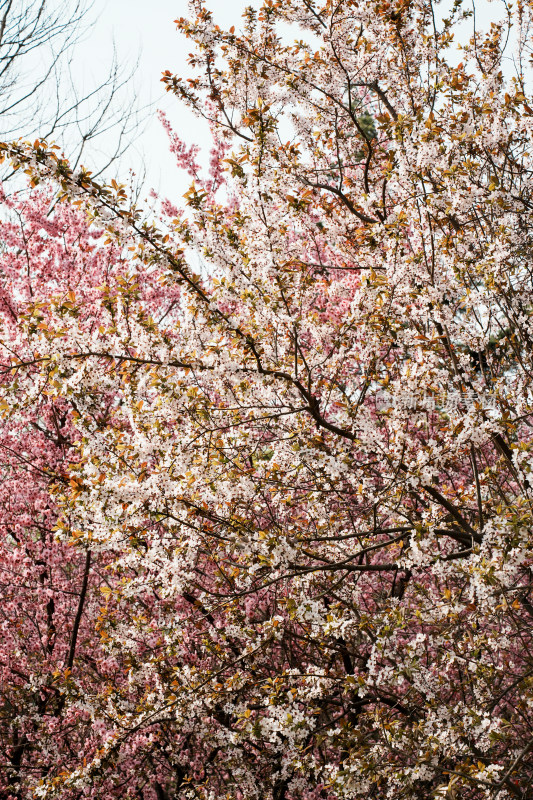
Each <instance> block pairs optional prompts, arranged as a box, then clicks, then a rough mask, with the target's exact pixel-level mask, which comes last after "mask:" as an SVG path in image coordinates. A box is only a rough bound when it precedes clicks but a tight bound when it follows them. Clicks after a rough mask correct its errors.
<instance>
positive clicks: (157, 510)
mask: <svg viewBox="0 0 533 800" xmlns="http://www.w3.org/2000/svg"><path fill="white" fill-rule="evenodd" d="M439 9H440V7H439V6H436V5H434V4H432V3H430V2H425V0H391V2H369V0H365V2H363V1H361V2H357V1H356V0H339V2H336V3H332V2H329V0H328V1H327V2H324V3H321V2H315V1H314V0H283V2H281V0H265V2H264V3H263V4H262V6H261V8H260V9H259V10H257V11H254V10H253V9H249V10H248V11H247V12H246V13H245V15H244V18H243V24H242V29H241V30H240V31H237V32H236V31H235V30H234V29H231V30H229V31H222V30H221V29H220V28H219V27H218V26H217V25H216V24H215V22H214V20H213V18H212V14H211V12H210V11H209V10H208V8H207V7H206V5H205V4H204V3H203V2H201V0H195V2H192V3H191V4H190V17H189V19H182V20H179V21H178V27H179V28H180V30H181V32H182V33H183V34H185V35H186V36H187V37H188V39H189V40H190V41H191V43H192V46H193V47H194V53H193V55H192V56H191V63H192V65H193V66H194V67H195V70H196V76H197V77H195V78H192V79H189V80H186V81H185V80H180V79H179V78H177V77H175V76H173V75H171V74H170V73H166V74H165V76H164V80H165V82H166V84H167V87H168V89H169V91H171V92H174V93H175V94H176V95H177V96H178V97H179V98H181V99H182V100H183V101H185V102H186V103H188V104H189V106H190V107H192V108H193V109H194V110H195V111H196V112H197V113H198V114H200V115H201V116H203V117H204V118H206V119H208V120H209V123H210V125H211V127H212V130H213V134H214V137H215V141H216V146H215V148H214V151H213V155H212V162H211V169H210V172H209V174H208V175H203V174H202V172H201V170H200V168H199V167H198V165H197V164H196V162H195V149H194V148H192V149H189V150H188V149H187V148H186V146H185V145H184V143H183V142H182V141H181V140H180V139H179V137H178V136H177V135H176V134H174V133H173V132H172V131H169V132H170V135H171V147H172V149H173V151H174V152H175V154H176V157H177V159H178V162H179V163H180V164H181V165H182V166H184V167H186V168H187V169H188V170H189V171H190V172H191V174H192V176H193V179H194V180H193V184H192V185H191V188H190V190H189V192H188V193H187V195H186V207H185V209H180V208H177V207H175V206H173V205H172V204H171V203H170V202H168V201H165V202H164V203H162V210H161V215H160V219H159V221H158V222H157V223H156V222H150V223H147V222H145V221H143V220H144V215H143V212H142V211H141V210H140V209H138V208H134V207H131V206H130V205H129V204H128V201H127V198H126V196H125V192H124V190H123V189H122V187H120V186H118V185H113V186H111V187H107V188H106V187H101V186H99V185H97V184H95V183H94V182H93V181H92V180H91V177H90V175H89V174H87V173H84V172H83V171H82V172H75V173H74V172H72V171H71V170H70V168H69V166H68V164H66V163H65V162H63V161H61V160H60V159H58V158H57V156H55V155H54V153H53V151H51V150H49V149H47V147H46V145H45V144H44V143H43V144H38V145H36V146H34V148H31V149H30V148H26V149H25V148H22V147H18V146H10V145H4V146H3V152H4V154H5V155H6V157H10V158H11V159H13V160H14V161H15V163H16V164H17V165H19V166H21V167H24V168H25V169H27V171H28V172H29V173H30V175H31V176H32V179H33V181H34V182H39V181H41V180H44V179H52V180H59V181H60V183H61V185H62V189H63V192H64V196H65V202H67V203H74V204H76V203H77V204H82V205H87V207H88V208H89V209H90V214H91V215H92V217H93V218H94V219H96V220H97V221H98V222H99V224H103V225H104V226H105V227H106V229H107V244H105V243H104V244H102V246H103V247H106V246H107V247H114V248H116V247H117V246H118V247H121V248H123V252H124V254H125V255H126V256H127V258H128V259H129V263H130V272H129V273H128V276H127V277H123V279H122V280H121V281H119V282H117V281H115V282H114V283H113V284H112V285H108V284H106V282H105V281H103V284H102V285H101V288H100V292H101V294H100V298H99V300H93V301H92V305H91V308H90V309H89V310H88V309H87V308H86V307H85V306H84V305H83V304H82V302H81V298H80V299H78V298H77V295H76V288H75V287H73V288H72V291H71V294H70V295H69V296H68V303H66V302H65V296H64V295H61V294H60V293H58V292H57V288H56V287H55V286H54V283H53V280H51V281H50V287H49V292H48V296H47V298H46V299H45V300H40V301H39V303H35V304H34V305H33V306H32V305H31V303H30V304H29V305H28V309H27V311H26V313H25V315H24V317H23V318H21V321H20V324H19V325H18V327H17V326H16V328H15V329H13V326H10V327H8V326H6V330H5V335H4V340H3V355H2V363H3V374H4V376H5V377H4V382H3V384H2V394H3V398H2V400H3V406H2V407H3V409H4V411H3V413H4V415H5V419H6V423H5V424H8V422H9V420H10V419H11V416H12V415H13V414H17V413H20V403H21V402H22V403H25V404H26V405H25V407H27V406H28V404H29V405H30V406H31V404H32V403H35V402H36V399H35V398H36V397H37V396H38V395H39V393H42V392H44V393H45V394H46V396H47V397H51V398H57V399H58V400H59V399H61V402H62V403H63V404H65V406H68V407H69V408H70V412H69V413H70V415H71V423H70V424H71V425H72V426H73V429H74V430H75V431H76V432H77V433H76V437H74V439H75V442H74V444H73V446H74V447H75V448H76V455H77V457H76V459H74V458H72V459H71V463H70V465H69V471H68V481H66V480H63V481H57V482H55V483H54V484H53V485H52V488H51V492H52V494H53V496H54V502H55V503H56V504H57V507H58V509H59V517H58V523H57V532H58V536H59V537H61V538H63V539H64V540H66V541H71V542H73V546H81V547H90V549H91V551H92V552H94V553H100V554H101V555H102V557H105V562H106V565H107V566H106V576H107V578H106V583H105V585H104V587H103V595H102V609H101V613H100V615H99V617H98V619H97V620H96V621H95V622H94V625H95V626H96V627H97V629H98V630H99V632H100V636H101V642H102V644H101V648H102V649H101V652H100V651H99V655H98V658H99V659H103V660H104V662H105V664H106V669H105V670H104V669H102V670H101V674H102V676H103V677H102V681H101V683H100V684H99V685H96V686H95V685H93V684H91V685H90V686H88V688H86V689H85V691H84V693H83V713H84V714H88V715H90V718H91V720H92V722H93V725H92V729H91V733H90V734H89V733H86V734H84V736H81V735H80V736H79V741H80V744H79V752H78V753H77V763H76V764H74V765H73V766H71V767H69V769H68V770H62V769H61V766H60V765H58V766H57V768H53V767H50V768H49V770H48V772H47V773H46V774H41V775H40V776H39V780H38V781H37V780H36V781H35V782H34V785H35V787H36V788H35V789H34V790H33V791H34V793H35V796H38V797H50V798H52V797H61V798H77V797H87V796H89V797H94V798H101V797H103V796H112V797H113V796H116V797H120V798H122V797H139V798H141V797H142V798H144V800H152V798H157V800H170V798H202V800H203V799H204V798H205V800H207V799H208V798H209V800H215V798H216V800H219V799H220V798H231V800H244V798H246V799H248V798H257V800H259V798H266V797H269V798H272V800H296V799H297V798H298V799H299V798H305V800H315V798H316V799H317V800H318V798H325V799H327V800H340V799H341V798H342V799H343V800H344V799H345V798H350V799H352V798H353V800H355V799H356V798H380V800H381V798H390V800H415V798H416V799H417V800H418V799H419V800H429V798H437V797H440V798H445V797H448V798H455V797H457V798H458V797H461V798H466V799H467V800H481V798H486V799H487V800H488V799H489V798H491V800H504V799H505V800H508V799H509V798H524V799H525V798H528V797H530V796H531V792H532V791H533V789H532V788H531V787H532V780H533V713H532V710H531V706H532V705H533V656H532V644H533V643H532V636H531V630H532V621H533V605H532V602H531V599H530V590H531V585H532V584H531V565H532V563H533V541H532V534H531V526H532V507H531V502H532V491H533V489H532V486H531V480H532V479H531V474H530V473H531V455H530V453H531V436H530V431H531V425H532V422H531V409H532V396H531V389H532V385H531V380H532V375H533V359H532V352H533V351H532V339H533V329H532V325H531V319H532V316H531V315H532V309H533V302H532V292H533V286H532V274H531V254H532V250H533V248H532V242H531V230H532V224H533V219H532V209H533V207H532V203H533V200H532V194H531V189H532V166H533V155H532V152H531V147H532V142H531V137H532V131H533V98H532V97H531V95H530V94H529V93H528V88H527V85H526V77H527V73H526V61H527V58H528V57H529V56H528V53H529V49H530V45H531V32H530V24H531V8H530V5H529V4H527V3H520V4H519V5H517V7H516V8H515V9H508V16H507V18H506V19H505V20H504V22H502V23H501V24H495V25H493V26H492V27H491V28H490V30H489V31H488V32H485V33H480V32H474V33H473V35H472V38H471V39H470V40H469V41H468V42H466V43H465V44H464V45H463V47H462V52H461V54H460V58H461V59H462V60H461V62H460V63H457V60H458V59H457V48H456V44H455V43H454V38H453V34H454V31H455V30H456V28H458V27H459V26H461V25H462V24H463V22H464V14H463V11H462V7H461V4H460V3H456V4H455V5H454V6H453V8H452V9H451V10H450V12H449V14H448V16H444V15H443V14H442V13H440V12H439ZM509 28H510V29H511V31H512V38H513V41H515V43H516V54H515V61H514V65H515V67H516V74H513V75H511V76H508V75H506V74H505V73H504V69H503V57H504V49H505V42H506V38H507V33H508V29H509ZM459 30H460V31H461V30H464V28H461V27H460V28H459ZM287 32H289V33H287ZM198 255H199V256H200V257H201V259H202V267H201V270H200V272H201V274H197V272H198V267H196V271H195V268H194V265H196V264H197V263H198ZM148 276H149V279H150V282H153V285H154V286H157V287H158V289H157V291H156V290H155V289H154V290H153V291H152V290H151V292H148V293H147V292H146V290H145V286H146V280H147V279H148ZM102 409H105V413H103V411H102ZM110 665H112V667H111V666H110ZM81 680H82V677H81V676H80V677H78V676H77V675H76V674H75V673H74V672H73V673H72V674H69V675H68V676H67V678H65V679H61V680H60V679H59V678H58V681H59V686H60V688H58V691H60V692H61V693H62V695H61V696H62V697H63V698H64V700H63V702H64V704H65V708H72V707H73V705H75V704H76V703H78V706H77V707H79V703H80V688H79V687H80V685H81V683H80V682H81ZM72 713H73V712H72ZM80 713H81V712H80ZM73 716H74V717H75V715H74V714H73ZM84 718H86V717H84ZM84 737H85V738H84ZM41 746H42V747H46V742H42V744H41ZM27 768H28V770H31V754H30V755H28V767H27ZM28 785H29V784H28ZM28 796H30V795H28Z"/></svg>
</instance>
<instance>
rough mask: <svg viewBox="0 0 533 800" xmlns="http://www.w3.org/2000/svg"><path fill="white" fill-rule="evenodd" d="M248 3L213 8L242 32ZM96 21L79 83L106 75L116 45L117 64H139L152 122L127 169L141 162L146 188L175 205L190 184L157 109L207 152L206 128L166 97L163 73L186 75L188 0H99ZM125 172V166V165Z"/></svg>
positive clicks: (140, 89) (141, 94)
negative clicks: (180, 22)
mask: <svg viewBox="0 0 533 800" xmlns="http://www.w3.org/2000/svg"><path fill="white" fill-rule="evenodd" d="M251 4H252V3H251V2H250V0H224V2H220V0H219V2H217V3H213V6H214V7H216V9H217V10H216V18H217V21H219V24H221V25H224V26H227V27H230V26H231V25H234V24H235V25H236V26H238V20H239V18H240V14H241V13H242V10H243V9H244V7H245V6H246V5H251ZM93 13H94V14H95V16H96V17H97V21H96V23H95V26H94V28H93V30H92V32H91V34H90V35H89V36H88V37H87V38H86V39H85V41H84V42H83V43H82V44H81V45H79V46H78V52H77V59H76V63H77V72H78V74H79V79H80V80H83V81H85V82H86V84H87V85H90V84H91V83H92V82H94V81H95V80H97V79H98V76H99V75H104V74H105V70H106V68H107V67H108V66H109V63H110V60H111V58H112V51H113V43H114V44H115V46H116V49H117V52H118V55H119V58H120V60H121V61H124V62H127V61H129V62H135V60H136V59H137V58H139V69H138V72H137V76H136V78H135V81H136V84H135V85H136V94H137V95H138V98H139V101H140V102H141V103H147V102H150V101H151V102H152V104H153V109H152V111H151V112H150V113H149V115H148V122H147V124H146V126H145V128H144V129H143V130H142V132H141V134H140V135H139V136H138V140H137V141H136V142H135V143H134V146H133V148H132V150H131V152H130V153H129V155H128V157H127V159H126V162H125V163H126V164H127V165H128V166H134V165H136V164H137V163H139V161H140V159H143V161H144V164H145V167H146V172H147V186H148V188H150V187H152V188H155V189H156V190H158V191H160V192H161V194H163V195H164V196H166V197H169V198H170V199H173V198H175V197H176V194H178V195H181V194H183V192H185V191H186V189H187V187H188V185H189V183H190V178H189V177H188V176H186V175H183V174H182V173H181V172H180V171H179V170H178V168H177V167H176V166H175V165H174V162H173V159H172V157H171V155H170V154H168V139H167V136H166V134H165V132H164V131H163V129H162V127H161V123H160V122H159V120H158V119H157V116H156V109H158V108H161V109H163V110H164V111H165V113H166V114H167V115H168V117H169V119H170V120H171V122H172V125H173V126H174V127H175V129H176V131H177V132H178V133H179V134H180V135H181V136H183V138H184V139H186V140H187V141H189V142H191V143H192V142H196V143H198V144H200V145H201V146H202V147H203V148H204V149H206V150H208V149H209V138H208V136H207V131H206V126H205V125H203V124H202V123H201V121H200V120H197V119H196V118H195V117H194V115H192V114H191V113H190V112H188V111H187V110H186V109H185V107H184V106H183V104H181V103H179V101H178V100H177V99H176V98H175V97H174V96H173V95H171V94H168V93H166V92H165V91H164V88H163V85H162V83H161V73H162V72H163V70H166V69H169V70H171V71H172V72H175V73H177V74H179V75H183V74H186V73H188V71H189V68H188V65H187V55H188V53H189V52H190V50H191V49H192V48H191V43H190V42H187V41H186V40H185V39H184V37H182V36H181V35H180V34H178V32H177V31H176V25H175V23H174V20H175V19H177V18H178V17H180V16H185V15H186V14H187V2H186V0H150V3H147V2H146V0H96V2H95V5H94V8H93ZM123 168H124V165H123Z"/></svg>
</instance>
